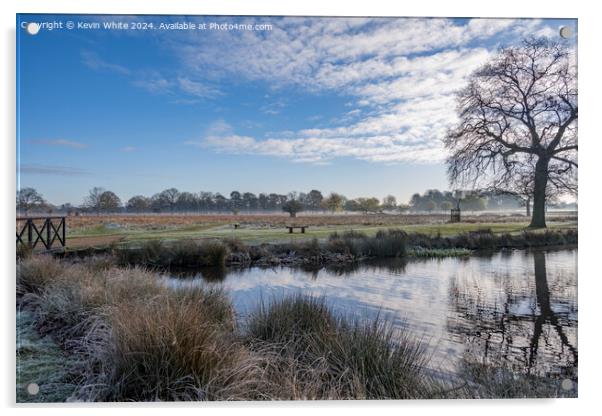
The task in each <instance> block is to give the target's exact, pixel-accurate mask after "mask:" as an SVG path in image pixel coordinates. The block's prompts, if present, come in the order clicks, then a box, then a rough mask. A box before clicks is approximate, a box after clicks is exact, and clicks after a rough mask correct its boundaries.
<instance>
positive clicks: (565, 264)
mask: <svg viewBox="0 0 602 416" xmlns="http://www.w3.org/2000/svg"><path fill="white" fill-rule="evenodd" d="M576 260H577V250H576V249H575V250H562V251H548V252H542V251H533V252H521V251H508V252H497V253H490V254H487V255H482V256H471V257H465V258H445V259H429V260H421V261H411V262H409V263H406V262H404V261H400V260H388V261H384V262H372V263H367V264H361V265H357V264H356V265H352V266H345V267H338V268H336V267H335V268H333V267H331V268H326V269H305V270H304V269H300V268H298V269H292V268H280V267H278V268H251V269H239V270H227V271H226V270H224V269H220V270H217V269H211V270H203V271H201V273H197V274H196V275H194V276H189V277H186V278H167V279H166V283H167V284H169V285H177V286H187V285H209V286H215V285H218V286H220V287H223V288H224V289H225V290H226V291H227V292H228V293H229V295H230V297H231V299H232V302H233V304H234V306H235V309H236V310H237V313H238V315H239V316H240V317H241V321H244V318H245V317H246V316H247V315H248V314H249V313H251V312H252V311H253V310H254V309H255V308H256V307H257V305H258V303H259V302H260V301H262V300H266V299H270V298H274V297H280V296H284V295H287V294H293V293H299V292H301V293H305V294H310V295H314V296H324V297H325V298H326V300H327V302H328V303H329V304H330V305H331V307H332V308H333V309H334V310H335V311H337V312H339V313H342V314H346V315H352V316H354V317H360V318H368V319H371V318H374V317H375V316H377V315H380V316H385V317H386V318H387V319H389V320H390V321H391V322H392V324H393V325H396V326H398V327H409V328H410V329H411V330H412V331H413V332H415V333H416V334H417V335H418V336H421V337H424V338H426V339H428V340H429V341H430V344H431V347H432V352H433V366H435V367H437V368H443V369H445V370H447V371H451V372H454V371H455V370H456V366H457V365H458V363H459V362H460V361H461V360H462V359H463V358H465V357H466V356H467V355H468V356H471V357H474V358H476V359H478V360H479V361H484V362H487V363H491V364H494V365H504V366H506V367H510V368H512V369H514V370H515V371H521V372H526V373H530V374H538V375H544V376H557V377H567V376H570V377H573V376H574V377H576V367H577V268H576Z"/></svg>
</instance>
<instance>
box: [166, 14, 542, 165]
mask: <svg viewBox="0 0 602 416" xmlns="http://www.w3.org/2000/svg"><path fill="white" fill-rule="evenodd" d="M259 19H260V18H247V19H246V20H248V21H249V22H254V23H255V22H257V21H258V20H259ZM270 23H272V24H273V25H274V30H273V31H270V32H227V31H224V32H214V33H211V34H210V36H209V37H205V38H201V40H200V41H199V40H198V38H194V39H193V38H187V39H186V41H184V42H183V43H181V44H179V45H177V46H176V52H177V55H178V56H179V57H181V59H182V63H183V67H184V68H186V70H187V71H188V72H189V73H190V74H192V75H194V76H196V77H199V78H203V77H205V78H206V79H211V80H214V81H216V82H218V81H219V80H227V81H229V82H232V81H233V82H241V83H244V82H248V81H264V82H266V83H268V84H269V85H270V86H271V87H272V88H282V87H291V88H294V89H298V90H299V91H302V92H306V93H323V92H330V93H333V92H334V93H337V94H339V95H342V96H346V97H349V99H350V104H351V107H352V108H351V110H347V111H346V114H343V115H342V116H341V117H339V118H336V119H335V122H336V123H337V124H335V125H334V126H333V127H329V128H313V127H311V128H306V129H301V130H298V131H292V132H291V131H286V132H277V131H276V132H269V133H267V134H266V135H265V136H264V137H249V136H244V135H239V134H237V133H236V132H235V129H233V128H232V127H230V126H228V128H227V129H225V130H224V131H221V132H217V133H216V132H215V131H213V132H209V133H207V134H205V135H204V136H203V137H202V138H201V139H200V140H196V141H193V142H189V144H195V145H199V146H201V147H203V148H210V149H214V150H215V151H218V152H224V153H242V154H257V155H268V156H281V157H287V158H290V159H291V160H293V161H305V162H313V163H323V162H324V161H329V160H332V159H335V158H337V157H353V158H357V159H361V160H367V161H372V162H389V163H393V162H402V161H411V162H421V163H422V162H424V163H428V162H440V161H442V160H443V159H444V158H445V156H446V155H445V151H444V149H443V147H442V142H441V139H442V138H443V137H444V135H445V131H446V130H447V128H448V127H450V126H451V125H452V124H453V123H454V122H455V120H456V114H455V107H456V103H455V98H454V93H455V91H457V90H458V89H460V88H462V87H463V86H464V85H465V84H466V80H467V77H468V76H469V75H470V74H471V73H472V72H473V71H474V70H475V69H476V68H478V67H479V66H480V65H482V64H483V63H484V62H485V61H486V60H487V59H488V58H489V57H490V54H491V53H492V52H494V51H495V49H496V48H497V47H498V46H499V43H500V40H503V41H516V40H518V39H519V38H520V37H521V36H525V35H528V34H533V33H547V32H549V31H550V30H551V29H550V28H549V27H548V26H546V24H545V22H544V21H541V20H534V19H518V20H514V19H473V20H470V21H468V22H466V23H465V24H460V23H458V22H456V21H453V20H449V19H368V18H362V19H353V18H349V19H343V18H333V19H328V18H327V19H316V18H285V19H282V20H277V21H270ZM484 45H487V47H485V46H484ZM225 46H227V48H228V50H227V53H224V47H225ZM259 110H260V111H263V112H267V113H271V114H276V113H277V112H279V111H280V110H281V109H280V108H278V107H277V106H275V104H274V103H273V102H268V103H266V105H264V106H263V107H262V108H260V109H259ZM309 121H312V120H309ZM314 121H317V119H316V120H314ZM222 123H223V122H222Z"/></svg>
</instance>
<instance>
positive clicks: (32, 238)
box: [17, 217, 67, 250]
mask: <svg viewBox="0 0 602 416" xmlns="http://www.w3.org/2000/svg"><path fill="white" fill-rule="evenodd" d="M66 234H67V223H66V222H65V217H17V245H19V244H23V245H27V246H28V247H29V248H31V249H33V248H35V247H36V246H37V245H38V243H41V244H42V245H43V246H44V248H45V249H46V250H50V249H51V248H52V246H53V245H54V244H55V243H56V244H60V246H61V247H65V243H66V241H67V239H66Z"/></svg>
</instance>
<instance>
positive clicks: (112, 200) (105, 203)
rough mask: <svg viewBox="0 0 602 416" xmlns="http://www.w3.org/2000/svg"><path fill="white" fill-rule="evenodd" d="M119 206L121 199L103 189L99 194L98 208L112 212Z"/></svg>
mask: <svg viewBox="0 0 602 416" xmlns="http://www.w3.org/2000/svg"><path fill="white" fill-rule="evenodd" d="M120 207H121V200H120V199H119V197H118V196H117V195H116V194H115V193H114V192H111V191H104V192H103V193H102V194H101V195H100V210H101V211H103V212H114V211H117V210H118V209H119V208H120Z"/></svg>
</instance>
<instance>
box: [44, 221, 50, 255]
mask: <svg viewBox="0 0 602 416" xmlns="http://www.w3.org/2000/svg"><path fill="white" fill-rule="evenodd" d="M45 223H46V241H45V242H44V247H46V250H48V249H50V242H51V241H52V240H51V239H50V237H51V234H52V233H51V230H50V224H51V220H50V218H46V221H45Z"/></svg>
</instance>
